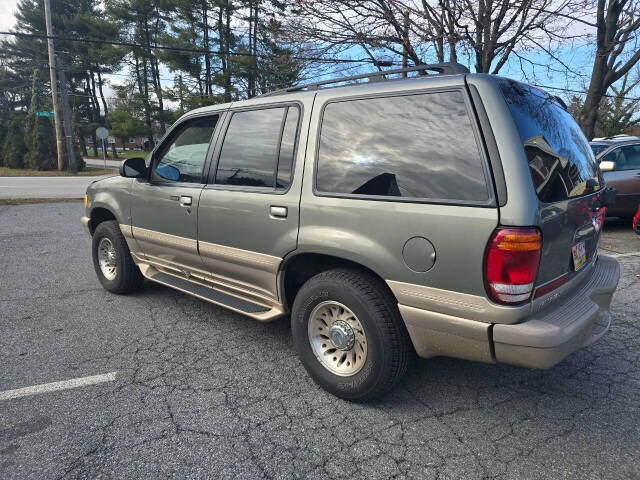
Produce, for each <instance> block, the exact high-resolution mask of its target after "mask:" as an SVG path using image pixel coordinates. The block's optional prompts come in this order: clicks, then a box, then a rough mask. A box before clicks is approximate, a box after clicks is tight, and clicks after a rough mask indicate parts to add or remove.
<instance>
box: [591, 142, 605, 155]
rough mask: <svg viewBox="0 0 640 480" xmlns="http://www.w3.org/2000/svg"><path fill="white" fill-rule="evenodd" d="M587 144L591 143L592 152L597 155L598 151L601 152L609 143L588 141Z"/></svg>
mask: <svg viewBox="0 0 640 480" xmlns="http://www.w3.org/2000/svg"><path fill="white" fill-rule="evenodd" d="M589 145H591V150H593V154H594V155H595V156H598V154H599V153H600V152H602V151H603V150H604V149H605V148H607V147H608V146H609V145H603V144H601V143H590V144H589Z"/></svg>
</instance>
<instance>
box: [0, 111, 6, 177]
mask: <svg viewBox="0 0 640 480" xmlns="http://www.w3.org/2000/svg"><path fill="white" fill-rule="evenodd" d="M6 139H7V124H6V123H5V121H4V119H2V118H0V167H1V166H2V165H4V155H3V152H2V146H3V145H4V141H5V140H6Z"/></svg>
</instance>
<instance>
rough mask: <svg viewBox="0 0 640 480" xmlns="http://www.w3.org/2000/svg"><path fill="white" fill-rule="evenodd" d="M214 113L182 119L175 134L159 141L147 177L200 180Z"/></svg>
mask: <svg viewBox="0 0 640 480" xmlns="http://www.w3.org/2000/svg"><path fill="white" fill-rule="evenodd" d="M217 121H218V116H217V115H216V116H213V117H206V118H200V119H197V120H191V121H188V122H185V123H184V125H182V126H180V127H179V130H178V131H177V133H176V134H172V136H171V139H170V140H169V141H168V143H167V144H166V145H163V146H162V148H161V150H160V152H159V154H158V155H157V158H158V160H157V161H156V162H155V166H154V168H153V170H152V171H151V180H154V181H159V182H190V183H200V182H201V181H202V170H203V168H204V163H205V160H206V158H207V151H208V149H209V143H210V142H211V135H213V131H214V129H215V128H216V122H217Z"/></svg>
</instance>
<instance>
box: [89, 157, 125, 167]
mask: <svg viewBox="0 0 640 480" xmlns="http://www.w3.org/2000/svg"><path fill="white" fill-rule="evenodd" d="M84 161H85V163H86V164H87V166H88V167H95V168H104V163H105V161H104V160H96V159H95V158H87V157H85V159H84ZM121 163H122V160H107V168H120V164H121Z"/></svg>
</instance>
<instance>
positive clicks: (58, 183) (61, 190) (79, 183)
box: [0, 176, 104, 198]
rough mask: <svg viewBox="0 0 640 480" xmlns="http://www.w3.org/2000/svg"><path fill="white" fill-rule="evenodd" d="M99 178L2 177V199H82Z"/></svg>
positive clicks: (0, 186)
mask: <svg viewBox="0 0 640 480" xmlns="http://www.w3.org/2000/svg"><path fill="white" fill-rule="evenodd" d="M101 178H104V176H97V177H85V176H79V177H0V198H82V197H83V196H84V194H85V192H86V190H87V187H88V186H89V184H90V183H91V182H93V181H95V180H99V179H101Z"/></svg>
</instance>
